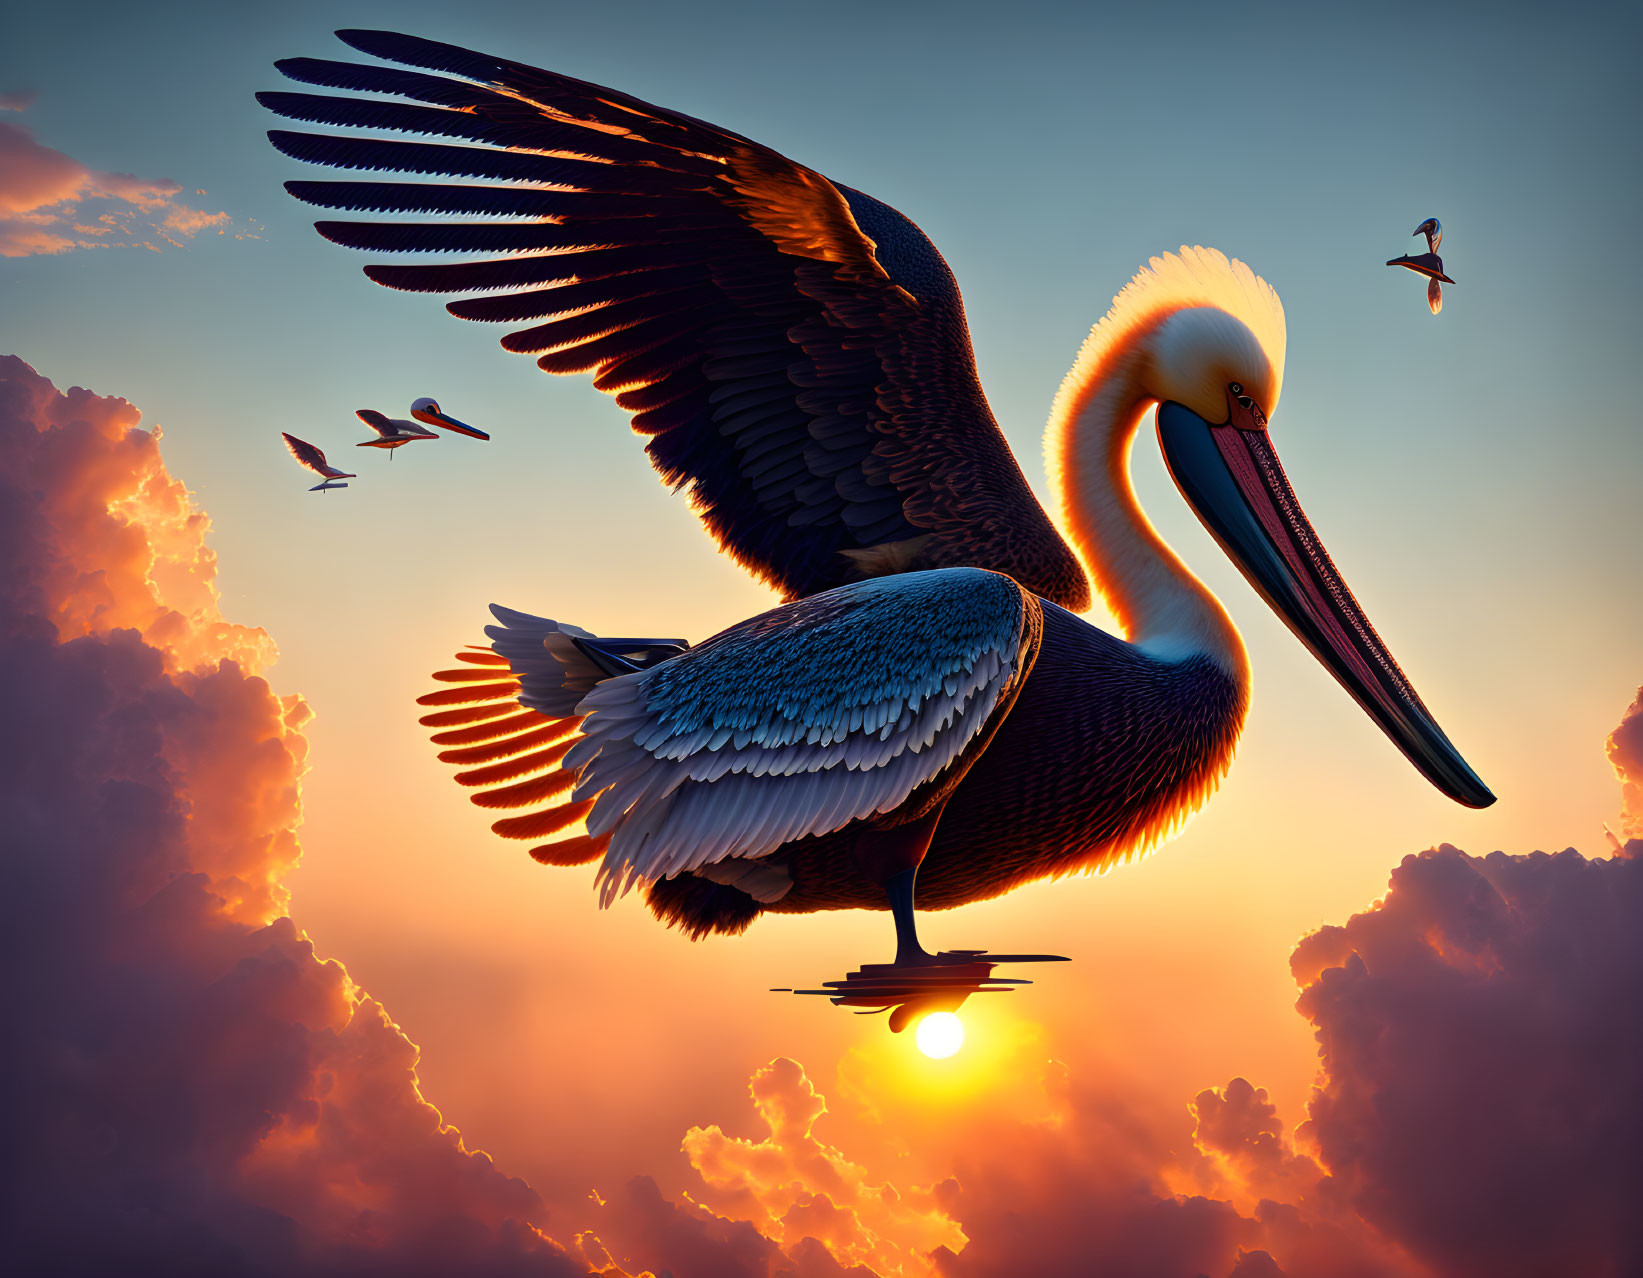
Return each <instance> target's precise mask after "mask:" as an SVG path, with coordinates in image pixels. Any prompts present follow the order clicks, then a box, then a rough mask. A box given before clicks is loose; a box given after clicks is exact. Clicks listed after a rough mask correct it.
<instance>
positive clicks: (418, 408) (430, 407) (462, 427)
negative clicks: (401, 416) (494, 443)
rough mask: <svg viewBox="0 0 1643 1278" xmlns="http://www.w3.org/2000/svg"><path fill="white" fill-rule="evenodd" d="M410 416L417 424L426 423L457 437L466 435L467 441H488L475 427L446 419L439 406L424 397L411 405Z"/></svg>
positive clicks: (450, 418)
mask: <svg viewBox="0 0 1643 1278" xmlns="http://www.w3.org/2000/svg"><path fill="white" fill-rule="evenodd" d="M411 416H412V417H414V418H416V419H417V421H419V422H427V423H428V425H430V426H439V427H442V428H444V429H445V430H449V431H455V432H456V433H457V434H458V435H466V436H467V437H468V438H469V439H489V438H490V436H489V435H487V434H486V433H485V432H484V431H482V430H480V429H479V428H478V427H476V426H469V425H468V424H467V423H465V422H459V421H457V420H456V418H454V417H447V416H446V415H445V414H444V412H443V411H441V409H440V407H439V405H438V404H437V403H436V402H435V401H433V400H431V399H429V398H427V397H426V396H424V397H423V398H421V399H419V400H417V401H416V403H414V404H412V405H411Z"/></svg>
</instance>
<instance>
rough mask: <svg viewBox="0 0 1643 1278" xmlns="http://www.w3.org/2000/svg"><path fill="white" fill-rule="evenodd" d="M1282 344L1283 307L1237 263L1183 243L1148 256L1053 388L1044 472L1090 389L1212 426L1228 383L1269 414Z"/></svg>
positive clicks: (1219, 417) (1221, 416)
mask: <svg viewBox="0 0 1643 1278" xmlns="http://www.w3.org/2000/svg"><path fill="white" fill-rule="evenodd" d="M1285 341H1286V330H1285V326H1284V304H1283V303H1282V302H1281V301H1279V300H1278V294H1277V293H1276V292H1274V291H1273V288H1272V286H1271V285H1270V284H1268V283H1267V282H1266V281H1265V280H1263V279H1262V278H1261V277H1260V276H1259V275H1257V274H1255V272H1254V271H1252V270H1250V269H1249V267H1247V266H1245V265H1244V264H1243V263H1242V262H1240V261H1237V260H1236V259H1233V258H1228V257H1227V256H1226V254H1224V253H1220V252H1218V251H1216V250H1215V249H1210V248H1202V247H1198V248H1187V247H1185V246H1183V247H1182V249H1181V251H1180V252H1179V253H1165V254H1164V255H1163V256H1161V257H1155V258H1153V259H1152V260H1151V261H1149V262H1148V263H1147V265H1146V266H1145V267H1144V268H1142V269H1141V270H1140V271H1138V272H1137V273H1136V275H1135V278H1134V279H1132V280H1131V281H1130V282H1129V283H1128V284H1126V285H1125V286H1124V287H1123V289H1122V290H1121V291H1120V292H1119V294H1118V296H1116V297H1115V298H1113V300H1112V307H1111V309H1109V310H1108V311H1107V313H1106V315H1104V316H1102V318H1101V319H1100V321H1099V322H1098V323H1097V324H1096V325H1095V327H1094V328H1093V329H1091V330H1090V335H1089V337H1088V338H1086V339H1085V342H1084V346H1083V348H1082V349H1081V350H1080V351H1079V352H1078V359H1077V361H1076V362H1075V363H1074V365H1073V367H1072V371H1071V372H1069V373H1068V374H1067V378H1066V380H1065V381H1064V382H1062V384H1061V392H1060V394H1059V395H1058V396H1057V397H1056V406H1055V411H1054V413H1053V414H1052V416H1051V421H1050V434H1049V438H1048V441H1047V443H1048V446H1049V452H1050V463H1051V468H1052V470H1059V469H1060V467H1059V465H1058V461H1059V458H1058V454H1059V453H1061V452H1063V451H1064V450H1065V449H1066V448H1067V447H1068V446H1069V445H1070V444H1071V440H1070V439H1068V438H1067V436H1068V435H1070V434H1071V433H1072V432H1073V428H1074V427H1075V426H1076V424H1077V417H1078V415H1079V414H1078V413H1077V412H1076V411H1075V410H1076V408H1077V406H1078V405H1079V403H1080V401H1084V400H1087V399H1088V397H1089V396H1090V395H1091V394H1093V393H1096V392H1098V391H1108V392H1112V391H1119V393H1121V394H1122V395H1123V396H1126V397H1132V398H1134V399H1139V400H1141V401H1145V404H1150V403H1153V402H1159V401H1164V400H1174V401H1176V402H1177V403H1181V404H1185V405H1186V406H1187V407H1189V408H1191V409H1192V410H1193V411H1194V412H1196V413H1198V414H1199V415H1200V416H1201V417H1203V418H1204V419H1205V420H1206V421H1212V422H1218V421H1223V420H1225V417H1226V400H1227V387H1228V386H1230V385H1231V384H1232V383H1234V382H1236V383H1238V384H1239V385H1240V386H1241V387H1242V388H1243V393H1244V394H1245V395H1246V396H1248V397H1249V398H1250V399H1252V400H1253V401H1254V402H1255V403H1256V405H1258V406H1259V407H1260V409H1261V410H1262V412H1263V413H1264V414H1266V415H1268V416H1270V415H1271V413H1272V411H1273V410H1274V409H1275V408H1277V406H1278V396H1279V395H1280V394H1281V393H1282V391H1283V385H1284V348H1285ZM1120 387H1121V390H1120ZM1144 406H1145V405H1144ZM1129 407H1130V405H1129V404H1126V405H1124V408H1125V409H1127V408H1129ZM1119 411H1121V412H1122V411H1123V409H1120V410H1119Z"/></svg>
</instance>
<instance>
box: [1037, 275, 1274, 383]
mask: <svg viewBox="0 0 1643 1278" xmlns="http://www.w3.org/2000/svg"><path fill="white" fill-rule="evenodd" d="M1198 306H1207V307H1213V308H1214V309H1216V310H1220V311H1225V312H1226V313H1227V314H1228V315H1230V316H1232V317H1233V318H1234V319H1236V320H1238V321H1239V322H1241V323H1242V324H1243V325H1244V326H1245V327H1246V328H1248V329H1249V331H1250V332H1251V333H1253V334H1255V338H1256V340H1257V341H1258V342H1259V343H1260V345H1261V350H1262V351H1263V352H1264V353H1265V355H1266V358H1267V362H1268V363H1269V364H1270V365H1271V367H1272V385H1271V387H1270V391H1269V395H1270V400H1269V402H1268V403H1266V404H1264V405H1263V407H1264V408H1265V410H1266V412H1267V415H1268V416H1271V414H1272V410H1273V409H1275V408H1276V407H1277V406H1278V396H1279V394H1280V393H1281V392H1282V390H1283V384H1284V348H1285V345H1286V344H1287V340H1288V339H1287V329H1286V328H1285V324H1284V304H1283V302H1281V301H1280V300H1279V298H1278V294H1277V293H1276V292H1275V291H1274V290H1273V287H1272V285H1270V284H1268V283H1267V282H1266V281H1265V280H1263V279H1262V278H1261V277H1260V276H1259V275H1257V274H1256V273H1255V272H1254V271H1252V270H1250V269H1249V267H1247V266H1245V265H1244V264H1243V263H1242V262H1240V261H1239V260H1238V259H1237V258H1229V257H1227V255H1226V254H1225V253H1222V252H1220V251H1219V250H1218V249H1212V248H1204V247H1202V246H1196V247H1193V248H1188V247H1187V246H1185V245H1182V247H1181V251H1180V252H1179V253H1165V254H1164V255H1163V256H1162V257H1154V258H1150V259H1149V260H1148V262H1147V264H1146V266H1144V267H1143V268H1142V269H1141V270H1139V271H1137V272H1136V274H1135V278H1134V279H1132V280H1131V281H1130V282H1129V283H1128V284H1126V285H1124V287H1123V288H1122V289H1120V290H1119V292H1118V296H1117V297H1115V298H1113V299H1112V306H1111V308H1110V309H1109V310H1108V311H1107V313H1106V314H1105V315H1104V316H1102V317H1101V319H1100V320H1099V321H1098V322H1097V323H1096V325H1095V327H1094V328H1092V329H1091V330H1090V335H1089V337H1088V338H1087V339H1086V340H1085V342H1084V346H1083V348H1082V349H1081V350H1080V351H1079V353H1078V360H1077V362H1076V363H1075V364H1074V365H1073V369H1072V372H1071V373H1069V374H1068V376H1067V380H1068V382H1071V381H1072V380H1073V379H1074V378H1075V377H1077V376H1078V375H1079V373H1080V371H1081V370H1082V369H1084V368H1085V366H1086V365H1089V366H1092V367H1093V366H1095V365H1098V364H1102V363H1105V362H1106V356H1107V354H1108V353H1109V352H1111V351H1112V350H1114V349H1115V348H1116V347H1119V346H1122V345H1124V344H1126V343H1127V341H1128V340H1129V339H1130V338H1131V337H1132V336H1133V335H1134V334H1135V333H1136V332H1137V331H1138V330H1141V329H1148V328H1152V327H1154V326H1156V325H1157V324H1158V323H1159V322H1160V321H1161V320H1163V319H1166V318H1167V317H1169V316H1170V315H1173V314H1175V313H1176V312H1177V311H1184V310H1188V309H1190V308H1192V307H1198Z"/></svg>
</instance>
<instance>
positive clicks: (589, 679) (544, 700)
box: [485, 604, 689, 715]
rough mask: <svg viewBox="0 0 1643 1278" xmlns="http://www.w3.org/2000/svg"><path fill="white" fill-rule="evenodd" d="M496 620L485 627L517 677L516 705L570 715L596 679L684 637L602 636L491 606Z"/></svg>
mask: <svg viewBox="0 0 1643 1278" xmlns="http://www.w3.org/2000/svg"><path fill="white" fill-rule="evenodd" d="M491 615H492V616H494V617H495V618H496V619H497V621H498V622H500V623H501V624H500V625H495V626H486V627H485V634H486V636H487V637H488V638H489V639H490V641H491V650H492V651H493V652H495V653H496V654H497V655H498V656H500V657H502V658H504V659H505V660H506V661H507V663H508V666H509V668H510V669H511V670H512V672H513V675H514V677H515V678H516V679H518V680H519V704H520V705H522V706H526V707H528V708H529V709H532V710H536V711H538V712H540V713H542V714H546V715H569V714H574V713H575V712H576V705H577V702H579V701H581V700H582V698H583V697H585V696H586V695H587V694H588V693H589V692H591V691H592V690H593V687H594V685H595V684H598V683H602V682H604V681H605V680H606V679H610V678H613V677H614V676H616V675H623V674H631V673H632V672H633V671H635V670H643V669H644V668H645V667H647V666H653V665H656V664H658V663H659V662H662V661H666V660H667V659H668V658H670V657H676V656H678V655H679V654H680V653H681V652H683V651H684V650H685V649H686V648H687V647H688V646H689V645H688V644H686V643H685V641H684V640H683V639H601V638H599V637H598V636H597V635H594V634H590V633H589V632H588V631H586V630H583V629H582V628H581V627H580V626H573V625H570V624H568V623H566V622H563V621H551V620H549V619H548V618H546V617H536V616H532V615H531V614H530V613H528V612H515V611H514V610H513V609H512V608H504V607H502V606H501V605H499V604H492V605H491Z"/></svg>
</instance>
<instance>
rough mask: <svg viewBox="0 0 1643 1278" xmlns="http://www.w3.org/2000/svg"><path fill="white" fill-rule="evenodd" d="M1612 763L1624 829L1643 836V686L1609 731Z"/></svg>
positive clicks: (1629, 835)
mask: <svg viewBox="0 0 1643 1278" xmlns="http://www.w3.org/2000/svg"><path fill="white" fill-rule="evenodd" d="M1609 762H1610V763H1612V764H1614V770H1615V772H1616V774H1618V776H1619V777H1620V785H1621V794H1620V801H1621V818H1620V824H1621V830H1622V832H1623V833H1624V834H1625V836H1626V838H1628V839H1643V688H1639V689H1638V690H1637V696H1636V698H1635V699H1634V700H1633V701H1632V704H1631V705H1630V706H1628V707H1627V709H1626V714H1625V716H1624V717H1623V718H1622V719H1621V720H1620V726H1619V727H1617V728H1616V729H1615V730H1614V731H1613V732H1611V733H1610V734H1609Z"/></svg>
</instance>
